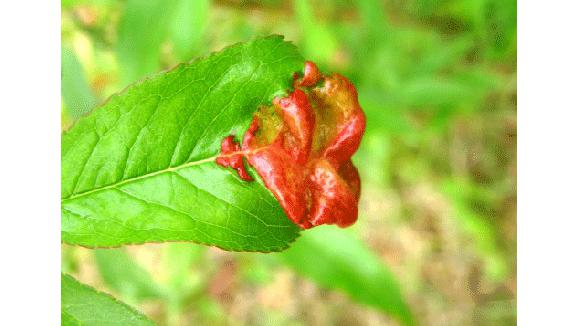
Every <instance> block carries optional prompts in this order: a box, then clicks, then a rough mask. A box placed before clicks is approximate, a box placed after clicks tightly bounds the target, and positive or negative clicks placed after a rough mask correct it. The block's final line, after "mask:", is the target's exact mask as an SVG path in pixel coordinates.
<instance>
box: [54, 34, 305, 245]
mask: <svg viewBox="0 0 580 326" xmlns="http://www.w3.org/2000/svg"><path fill="white" fill-rule="evenodd" d="M302 65H303V59H302V57H301V56H300V55H299V54H298V51H297V49H296V47H295V46H293V45H292V44H290V43H288V42H284V41H283V38H282V37H279V36H271V37H266V38H262V39H257V40H255V41H252V42H248V43H245V44H237V45H234V46H232V47H229V48H227V49H225V50H223V51H221V52H219V53H215V54H213V55H211V56H209V57H207V58H202V59H199V60H196V61H194V62H192V63H190V64H182V65H179V66H178V67H176V68H175V69H173V70H171V71H169V72H166V73H163V74H159V75H156V76H154V77H152V78H150V79H147V80H145V81H143V82H141V83H138V84H136V85H134V86H132V87H130V88H129V89H127V90H126V91H125V92H123V93H121V94H119V95H115V96H113V97H112V98H111V99H110V100H109V101H108V102H107V103H106V104H104V105H103V106H102V107H100V108H98V109H96V110H95V111H94V112H93V113H92V114H91V115H90V116H88V117H84V118H82V119H80V120H79V121H78V122H77V123H76V124H75V125H74V126H73V127H72V128H71V129H70V130H69V131H68V132H66V133H64V134H63V136H62V173H61V174H62V187H61V189H62V193H61V194H62V202H61V207H62V227H61V230H62V239H63V241H64V242H66V243H70V244H77V245H83V246H87V247H111V246H119V245H125V244H138V243H145V242H162V241H192V242H198V243H202V244H207V245H214V246H218V247H221V248H223V249H226V250H235V251H266V252H268V251H279V250H283V249H285V248H287V247H288V246H289V243H290V242H292V241H294V239H295V238H296V237H297V236H298V234H299V233H298V232H299V228H298V227H297V226H295V225H294V224H293V223H292V222H291V221H290V220H289V219H288V218H287V217H286V215H285V213H284V211H283V210H282V208H281V207H280V205H279V204H278V202H277V201H276V199H275V198H274V196H273V195H272V194H271V192H270V191H269V190H268V189H266V188H265V187H264V186H263V185H261V184H260V183H259V182H245V181H242V180H241V179H240V178H239V177H238V176H237V175H236V174H235V173H234V171H233V170H231V169H225V168H222V167H220V166H218V165H217V164H216V163H215V162H214V161H215V156H216V155H217V154H218V153H219V150H220V143H221V140H222V139H223V138H224V137H225V136H227V135H229V134H233V135H236V136H237V137H238V139H240V138H241V136H242V134H243V132H244V131H245V130H246V129H247V128H248V126H249V124H250V122H251V119H252V116H253V114H254V112H255V111H256V110H257V108H258V106H259V105H260V104H263V103H267V102H269V101H271V100H272V98H273V97H274V96H275V95H279V94H282V93H283V92H284V91H285V90H287V89H289V88H290V84H291V81H292V75H293V73H294V72H295V71H299V70H300V69H301V67H302Z"/></svg>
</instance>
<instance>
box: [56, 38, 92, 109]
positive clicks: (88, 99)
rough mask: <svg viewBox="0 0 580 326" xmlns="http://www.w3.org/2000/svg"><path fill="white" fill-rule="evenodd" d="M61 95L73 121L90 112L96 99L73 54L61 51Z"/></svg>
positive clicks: (65, 49) (68, 51)
mask: <svg viewBox="0 0 580 326" xmlns="http://www.w3.org/2000/svg"><path fill="white" fill-rule="evenodd" d="M61 69H62V71H61V76H62V80H61V94H62V99H63V102H64V104H65V108H66V110H67V112H68V113H69V114H70V116H71V117H72V118H73V119H77V118H79V117H80V116H82V115H83V114H86V113H88V112H90V111H91V110H92V109H93V107H94V106H95V105H96V104H97V99H96V97H95V95H94V94H93V92H92V90H91V87H90V86H89V83H88V81H87V78H86V77H85V73H84V71H83V67H82V66H81V63H80V62H79V60H78V59H77V57H76V56H75V54H74V52H73V51H72V50H70V49H67V48H62V49H61Z"/></svg>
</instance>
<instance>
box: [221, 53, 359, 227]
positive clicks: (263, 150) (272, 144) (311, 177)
mask: <svg viewBox="0 0 580 326" xmlns="http://www.w3.org/2000/svg"><path fill="white" fill-rule="evenodd" d="M294 79H295V80H294V90H293V91H292V92H291V93H290V94H288V96H286V97H282V98H276V99H274V101H273V105H272V106H268V107H261V108H260V109H259V110H258V112H257V113H256V115H255V116H254V119H253V121H252V124H251V125H250V128H249V129H248V131H246V133H245V134H244V137H243V140H242V144H241V146H240V144H238V143H236V142H235V141H234V137H233V136H227V137H226V138H224V140H223V142H222V152H221V154H220V155H219V156H218V158H217V159H216V162H217V163H218V164H219V165H221V166H224V167H231V168H234V169H236V170H237V172H238V174H239V176H240V178H242V179H243V180H246V181H251V180H252V177H251V176H250V175H249V173H248V172H247V170H246V168H245V166H244V161H243V158H244V157H245V158H246V160H247V162H248V163H249V164H250V165H251V166H252V167H253V168H254V169H255V170H256V172H257V173H258V174H259V175H260V177H261V178H262V180H263V181H264V184H265V185H266V187H267V188H268V189H270V191H272V193H273V194H274V196H275V197H276V198H277V199H278V201H279V203H280V205H281V206H282V208H283V209H284V211H285V212H286V215H287V216H288V217H289V218H290V219H291V220H292V221H294V223H296V224H297V225H299V226H300V227H302V228H304V229H308V228H311V227H314V226H317V225H322V224H336V225H338V226H340V227H347V226H349V225H352V224H353V223H354V222H355V221H356V219H357V215H358V208H357V205H358V200H359V197H360V177H359V174H358V171H357V169H356V167H355V166H354V165H353V164H352V161H351V157H352V155H353V154H354V153H355V152H356V150H357V149H358V147H359V145H360V142H361V139H362V136H363V133H364V130H365V124H366V120H365V115H364V113H363V111H362V109H361V107H360V105H359V103H358V94H357V91H356V89H355V87H354V85H353V84H352V83H351V82H350V81H349V80H348V79H346V78H345V77H343V76H341V75H339V74H336V73H335V74H332V75H330V76H324V75H322V74H321V73H320V71H319V70H318V67H317V66H316V65H315V64H314V63H313V62H310V61H307V62H306V64H305V68H304V74H303V76H302V78H300V77H299V76H298V74H296V75H295V77H294Z"/></svg>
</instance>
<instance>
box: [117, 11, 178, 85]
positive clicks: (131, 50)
mask: <svg viewBox="0 0 580 326" xmlns="http://www.w3.org/2000/svg"><path fill="white" fill-rule="evenodd" d="M174 2H175V0H170V1H166V0H148V1H142V0H129V1H127V3H126V5H125V9H124V10H123V15H122V17H121V20H120V22H119V30H118V40H117V57H118V60H119V67H120V73H121V81H122V85H123V86H125V85H128V84H129V83H131V82H134V81H135V80H136V79H139V78H141V77H144V76H145V75H148V74H150V73H153V72H155V71H157V69H158V68H159V65H160V54H161V43H162V42H163V40H164V38H165V36H166V34H167V26H168V21H169V18H170V15H169V12H171V10H172V8H173V3H174Z"/></svg>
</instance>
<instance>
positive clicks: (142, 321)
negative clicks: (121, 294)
mask: <svg viewBox="0 0 580 326" xmlns="http://www.w3.org/2000/svg"><path fill="white" fill-rule="evenodd" d="M60 289H61V324H62V325H64V326H72V325H75V326H76V325H83V326H92V325H95V326H102V325H108V326H109V325H110V326H112V325H119V326H133V325H135V326H137V325H155V324H154V323H153V322H152V321H150V320H149V319H147V317H145V316H143V315H142V314H141V313H140V312H138V311H137V310H135V309H133V308H131V307H129V306H127V305H126V304H124V303H122V302H119V301H117V300H115V299H114V298H113V297H111V296H110V295H108V294H105V293H102V292H97V291H96V290H95V289H93V288H91V287H89V286H87V285H84V284H81V283H79V282H78V281H77V280H75V279H74V278H72V277H71V276H69V275H66V274H62V275H61V288H60Z"/></svg>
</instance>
